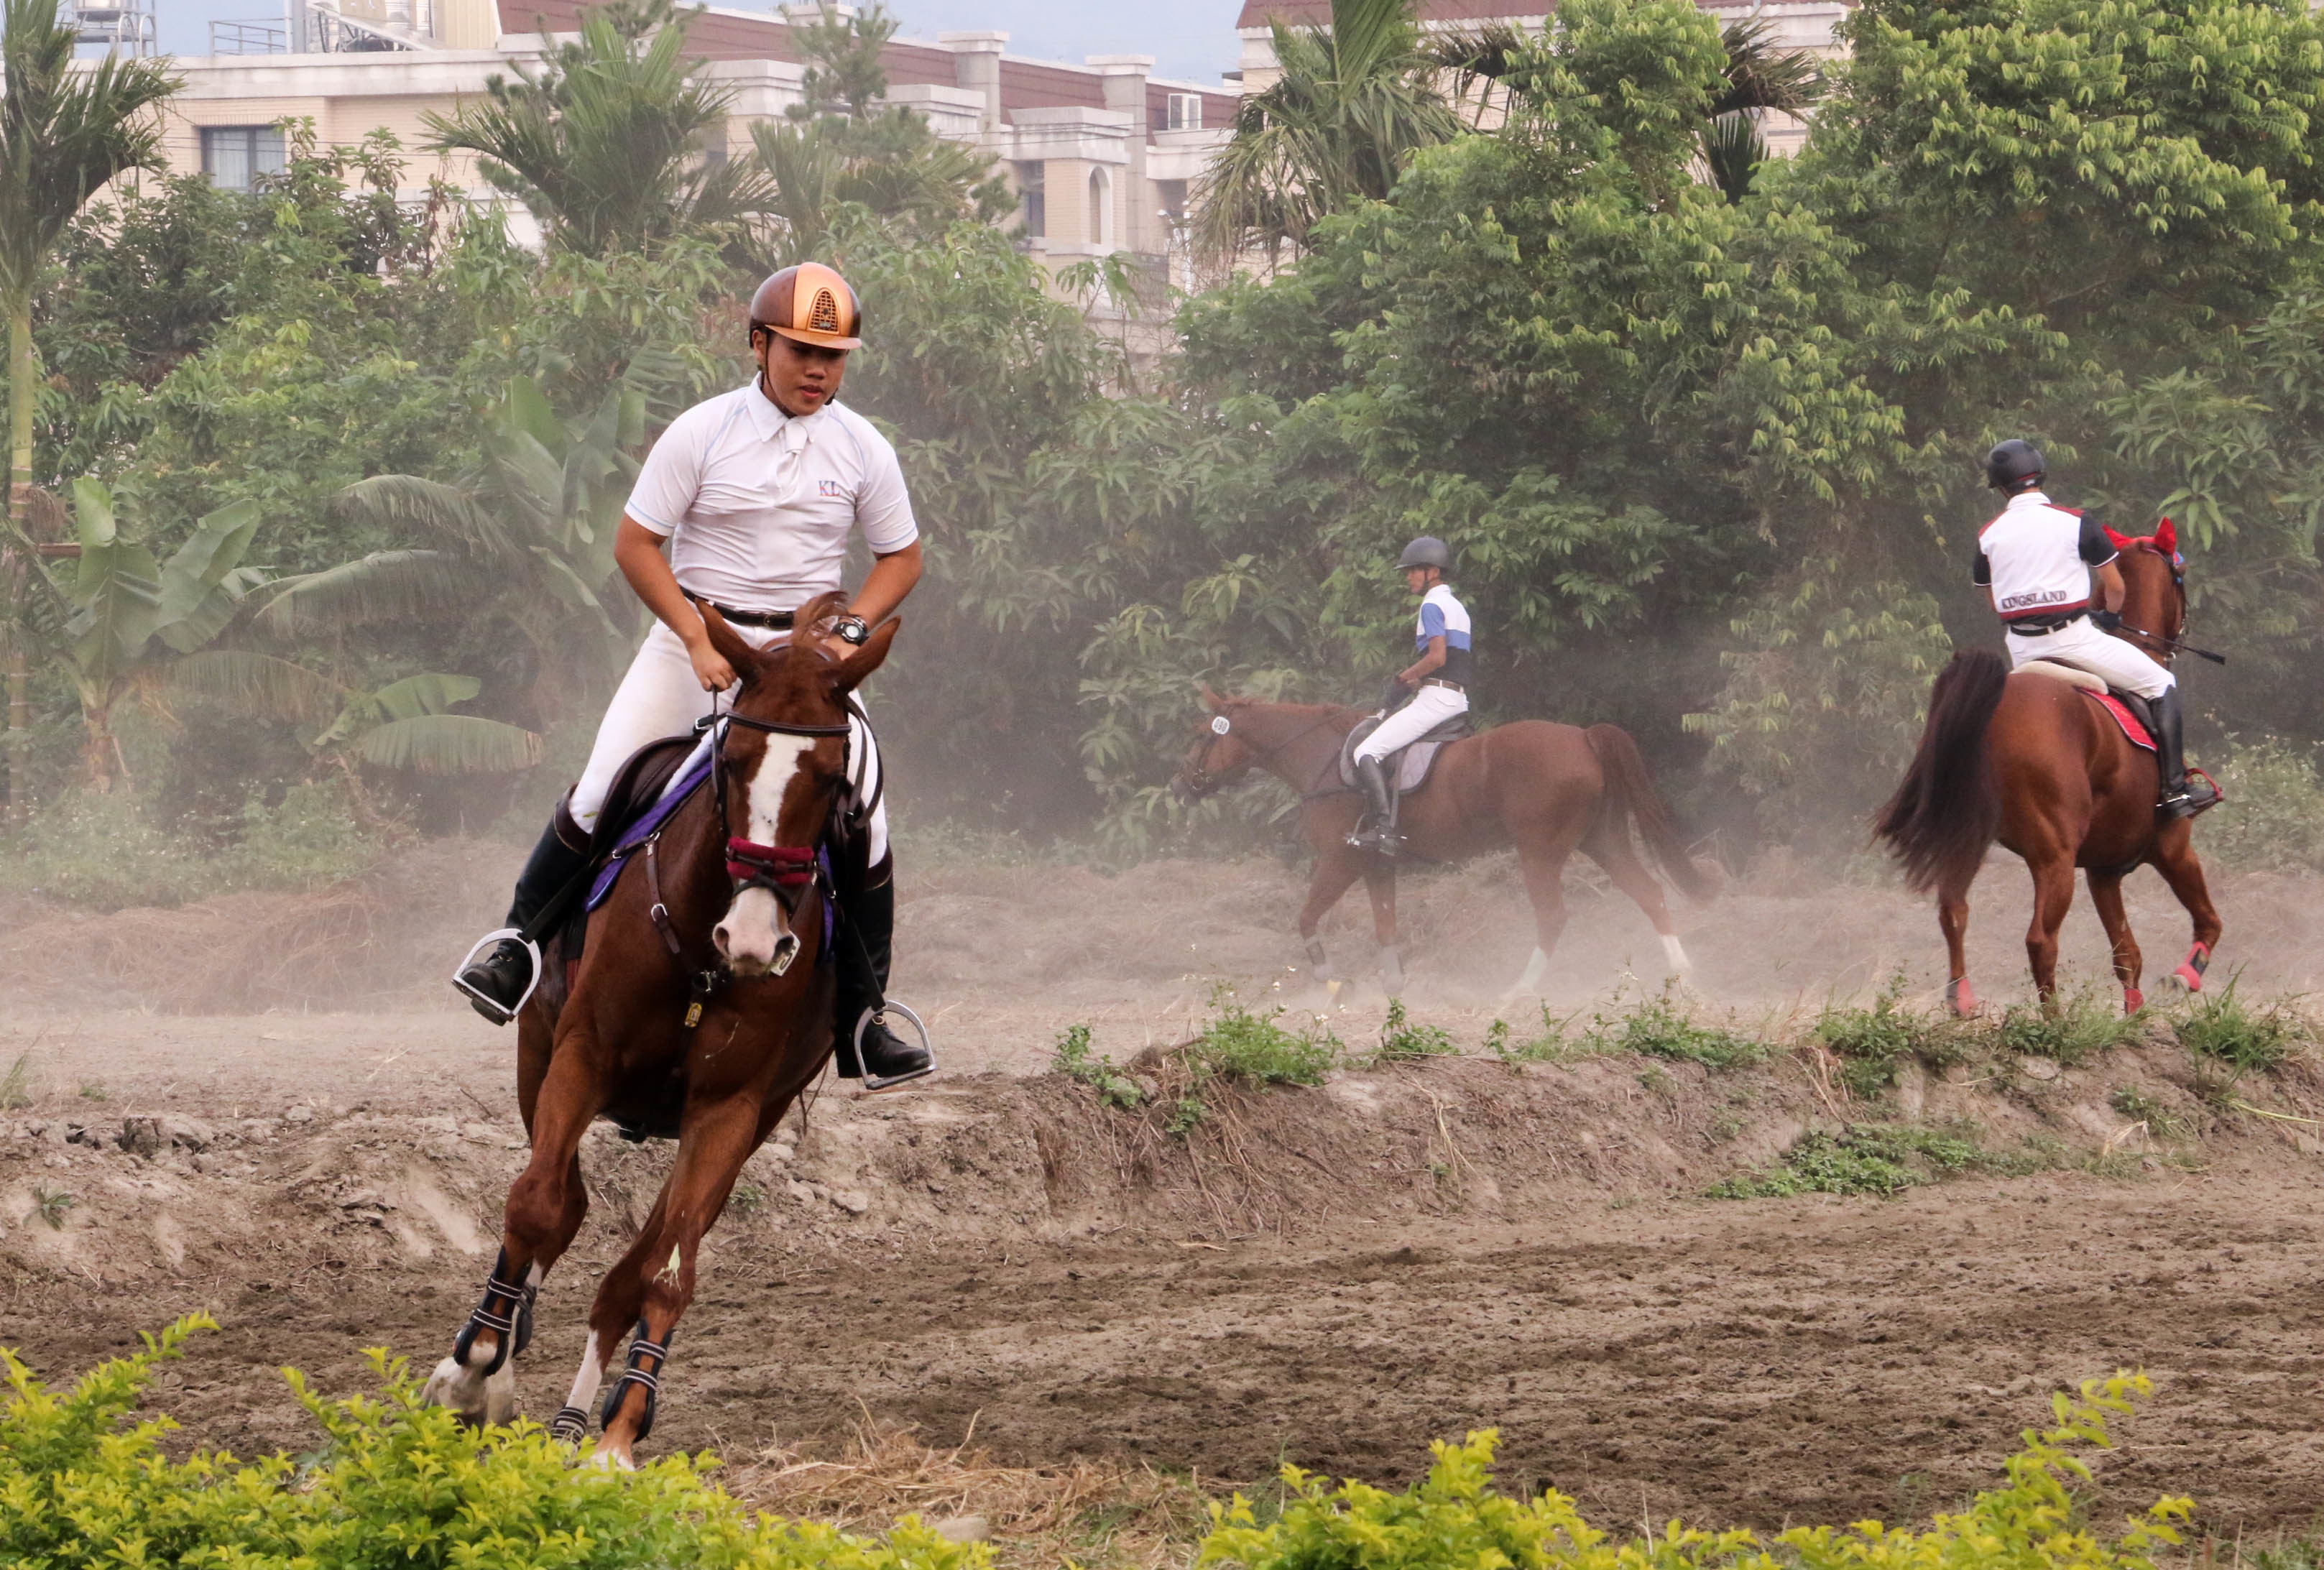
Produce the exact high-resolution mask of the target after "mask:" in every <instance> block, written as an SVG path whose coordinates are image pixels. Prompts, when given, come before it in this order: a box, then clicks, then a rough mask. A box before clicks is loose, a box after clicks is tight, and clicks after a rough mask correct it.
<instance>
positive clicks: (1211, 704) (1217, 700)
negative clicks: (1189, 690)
mask: <svg viewBox="0 0 2324 1570" xmlns="http://www.w3.org/2000/svg"><path fill="white" fill-rule="evenodd" d="M1194 685H1195V686H1196V687H1198V688H1201V689H1202V694H1203V707H1204V708H1207V709H1209V710H1210V711H1211V712H1212V713H1213V714H1216V713H1218V712H1219V711H1220V710H1221V709H1222V708H1224V707H1226V706H1227V700H1226V699H1225V698H1223V697H1220V696H1219V695H1218V694H1217V693H1215V692H1213V691H1212V690H1211V684H1210V683H1209V682H1207V681H1199V682H1196V683H1195V684H1194Z"/></svg>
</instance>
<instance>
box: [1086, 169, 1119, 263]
mask: <svg viewBox="0 0 2324 1570" xmlns="http://www.w3.org/2000/svg"><path fill="white" fill-rule="evenodd" d="M1107 190H1108V188H1107V185H1106V181H1105V171H1103V170H1102V169H1093V170H1091V171H1090V181H1089V229H1088V231H1087V232H1088V234H1089V237H1090V244H1091V245H1109V244H1111V242H1112V240H1113V235H1112V233H1111V230H1112V228H1113V226H1112V225H1111V224H1110V223H1108V222H1106V219H1107V218H1108V217H1110V216H1111V215H1109V214H1108V213H1107V212H1106V210H1105V208H1106V200H1105V199H1106V195H1107Z"/></svg>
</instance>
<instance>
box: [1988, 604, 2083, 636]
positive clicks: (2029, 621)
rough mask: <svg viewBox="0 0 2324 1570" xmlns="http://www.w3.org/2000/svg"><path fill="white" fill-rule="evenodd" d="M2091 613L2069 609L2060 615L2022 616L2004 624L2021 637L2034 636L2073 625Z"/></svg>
mask: <svg viewBox="0 0 2324 1570" xmlns="http://www.w3.org/2000/svg"><path fill="white" fill-rule="evenodd" d="M2087 615H2089V612H2088V611H2069V612H2067V613H2066V614H2063V615H2060V616H2020V617H2018V618H2017V619H2016V620H2015V621H2013V622H2006V623H2003V624H2004V625H2005V626H2006V627H2007V628H2008V629H2009V630H2010V632H2011V633H2014V634H2015V635H2016V636H2018V637H2020V638H2032V637H2036V636H2038V635H2040V634H2041V633H2054V632H2056V631H2057V630H2058V629H2059V628H2061V627H2069V626H2071V625H2073V623H2076V622H2079V621H2080V620H2081V619H2082V618H2083V617H2084V616H2087Z"/></svg>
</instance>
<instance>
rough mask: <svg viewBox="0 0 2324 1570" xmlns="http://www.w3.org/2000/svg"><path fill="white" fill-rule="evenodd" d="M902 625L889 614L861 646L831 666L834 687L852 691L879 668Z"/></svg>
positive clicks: (839, 689) (841, 690) (842, 690)
mask: <svg viewBox="0 0 2324 1570" xmlns="http://www.w3.org/2000/svg"><path fill="white" fill-rule="evenodd" d="M903 625H904V623H902V622H900V621H898V620H897V619H896V618H895V617H893V616H890V617H889V618H888V619H887V620H886V621H884V622H882V623H880V624H879V625H878V626H877V627H875V628H873V629H872V631H871V636H870V637H869V638H866V639H865V640H864V641H863V647H862V648H861V649H858V650H857V651H855V652H854V653H853V654H850V655H849V656H848V657H847V658H846V659H844V660H841V661H840V662H839V663H838V664H836V665H835V666H833V667H832V670H831V679H832V684H833V686H834V688H835V689H836V690H838V691H840V692H853V691H854V690H855V688H856V687H857V685H858V684H859V683H861V682H862V680H863V679H864V678H865V677H867V676H869V675H871V673H872V672H873V671H874V670H879V669H880V662H881V660H885V659H887V658H888V646H889V645H890V644H891V643H893V642H895V641H896V634H897V633H899V632H900V631H902V629H903Z"/></svg>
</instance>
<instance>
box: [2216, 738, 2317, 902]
mask: <svg viewBox="0 0 2324 1570" xmlns="http://www.w3.org/2000/svg"><path fill="white" fill-rule="evenodd" d="M2218 772H2219V785H2220V788H2221V789H2222V790H2226V791H2227V802H2228V809H2227V811H2225V812H2222V813H2220V814H2218V816H2217V817H2214V818H2213V819H2212V820H2211V821H2209V822H2208V823H2206V824H2205V825H2204V826H2203V856H2204V859H2205V860H2207V861H2209V862H2210V863H2212V864H2214V865H2217V866H2221V867H2234V868H2236V869H2237V870H2239V871H2249V872H2271V873H2303V872H2319V871H2324V777H2319V772H2318V770H2317V763H2316V749H2315V748H2314V747H2312V746H2301V745H2300V744H2298V743H2293V742H2289V741H2286V740H2283V739H2282V738H2281V737H2278V736H2269V737H2266V738H2264V739H2263V740H2260V741H2257V742H2248V743H2236V746H2235V748H2234V750H2233V751H2232V752H2231V753H2228V755H2227V763H2226V764H2225V765H2224V766H2223V767H2222V768H2221V769H2220V770H2219V771H2218Z"/></svg>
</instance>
